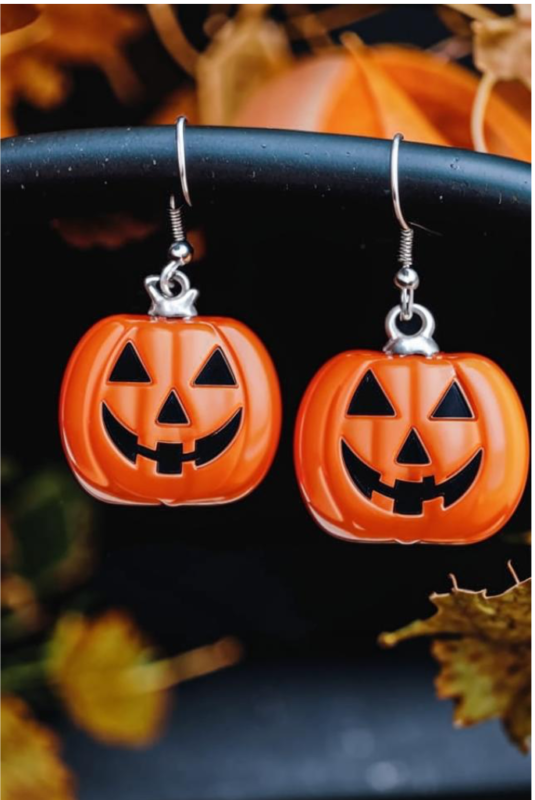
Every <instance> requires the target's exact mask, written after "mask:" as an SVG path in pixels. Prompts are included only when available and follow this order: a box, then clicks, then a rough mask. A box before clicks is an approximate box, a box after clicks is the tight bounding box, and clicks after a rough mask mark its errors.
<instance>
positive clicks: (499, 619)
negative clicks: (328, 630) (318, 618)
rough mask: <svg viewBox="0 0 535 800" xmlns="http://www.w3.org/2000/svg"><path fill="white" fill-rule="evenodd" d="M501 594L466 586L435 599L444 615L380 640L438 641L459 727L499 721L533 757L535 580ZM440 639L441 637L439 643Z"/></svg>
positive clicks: (446, 692)
mask: <svg viewBox="0 0 535 800" xmlns="http://www.w3.org/2000/svg"><path fill="white" fill-rule="evenodd" d="M510 569H511V572H512V574H513V577H514V578H515V584H514V585H513V586H512V587H511V588H510V589H508V590H507V591H506V592H504V593H503V594H500V595H493V596H490V597H489V596H488V595H487V593H486V591H485V590H483V591H479V592H473V591H469V590H467V589H459V587H458V586H457V583H456V581H455V579H454V578H453V577H452V581H453V589H452V591H451V593H450V594H433V595H431V598H430V600H431V602H432V603H433V604H434V605H435V606H436V608H437V609H438V610H437V613H436V614H435V615H434V616H433V617H431V618H430V619H427V620H423V621H422V620H416V621H415V622H412V623H410V624H409V625H407V626H405V627H404V628H401V629H400V630H398V631H395V632H394V633H383V634H381V636H380V638H379V642H380V643H381V644H382V645H384V646H385V647H393V646H394V645H396V644H398V643H399V642H402V641H404V640H405V639H412V638H414V637H416V636H432V637H433V644H432V648H431V652H432V653H433V655H434V656H435V658H436V659H437V661H438V662H439V663H440V665H441V672H440V674H439V676H438V678H437V680H436V688H437V694H438V696H439V697H440V698H450V699H453V700H454V701H455V704H456V706H455V712H454V721H455V724H456V725H458V726H465V725H474V724H475V723H477V722H483V721H485V720H489V719H493V718H499V719H501V720H502V722H503V724H504V727H505V730H506V731H507V733H508V735H509V737H510V738H511V740H512V741H513V742H514V743H515V744H516V745H517V746H518V747H519V748H520V750H522V751H523V752H527V750H528V748H529V742H530V737H531V578H529V579H528V580H525V581H519V580H518V578H517V577H516V575H515V573H514V572H513V570H512V568H511V567H510ZM438 637H440V638H438Z"/></svg>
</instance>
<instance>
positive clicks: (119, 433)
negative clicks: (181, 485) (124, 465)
mask: <svg viewBox="0 0 535 800" xmlns="http://www.w3.org/2000/svg"><path fill="white" fill-rule="evenodd" d="M242 415H243V409H241V408H239V409H238V410H237V411H236V413H235V414H233V416H232V417H231V418H230V419H229V420H227V422H225V424H224V425H222V426H221V427H220V428H218V430H216V431H214V432H213V433H209V434H208V435H207V436H203V437H202V438H200V439H196V440H195V449H194V450H193V452H191V453H184V445H183V444H182V442H176V443H174V442H158V444H157V445H156V449H155V450H151V449H150V447H143V445H141V444H138V437H137V436H136V434H135V433H132V431H129V430H128V428H125V426H124V425H123V424H122V422H119V420H118V419H117V418H116V417H115V416H114V415H113V414H112V412H111V411H110V409H109V408H108V406H107V405H106V403H102V420H103V422H104V427H105V429H106V432H107V434H108V436H109V437H110V439H111V440H112V442H113V444H114V445H115V447H116V448H117V450H118V451H119V452H120V453H121V454H122V455H123V456H124V457H125V458H127V459H128V461H131V462H132V464H135V463H136V460H137V457H138V456H144V457H145V458H150V459H151V461H156V464H157V466H156V471H157V472H159V473H160V474H162V475H181V474H182V464H183V463H184V461H194V462H195V466H196V467H202V466H204V464H208V463H209V462H210V461H213V460H214V459H215V458H217V457H218V456H219V455H221V453H222V452H223V451H224V450H226V448H227V447H228V446H229V444H230V443H231V442H232V440H233V439H234V437H235V436H236V434H237V433H238V430H239V427H240V423H241V418H242Z"/></svg>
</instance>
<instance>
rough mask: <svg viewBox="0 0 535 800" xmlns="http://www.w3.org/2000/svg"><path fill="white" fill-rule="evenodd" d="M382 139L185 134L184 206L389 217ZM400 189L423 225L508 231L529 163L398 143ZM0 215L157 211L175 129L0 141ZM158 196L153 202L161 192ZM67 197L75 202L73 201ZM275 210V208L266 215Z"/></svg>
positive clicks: (525, 206)
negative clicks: (0, 208)
mask: <svg viewBox="0 0 535 800" xmlns="http://www.w3.org/2000/svg"><path fill="white" fill-rule="evenodd" d="M390 147H391V145H390V142H388V141H385V140H379V139H364V138H358V137H349V136H335V135H327V134H312V133H301V132H289V131H276V130H262V129H244V128H209V127H202V128H201V127H197V128H196V127H191V128H188V129H187V131H186V152H187V169H188V177H189V184H190V193H191V196H192V201H193V203H194V205H195V206H196V207H197V206H202V205H203V204H216V205H221V207H222V208H226V209H227V211H228V206H226V204H227V203H228V200H229V197H230V195H237V196H240V197H241V196H242V195H245V196H246V198H247V201H248V202H249V197H251V201H252V202H254V196H255V195H256V196H258V195H261V196H262V197H263V198H264V199H265V197H266V194H267V195H272V196H273V198H276V197H279V198H287V199H290V200H291V201H293V200H306V201H307V204H308V203H309V202H312V203H314V201H317V203H318V205H319V206H320V207H321V206H323V207H325V208H334V209H340V210H345V209H346V207H349V208H351V209H353V208H355V209H356V210H358V212H359V213H360V214H362V217H363V218H366V217H368V218H370V217H371V216H373V215H376V214H380V213H385V214H387V215H388V217H385V219H390V216H391V214H392V209H391V204H390V191H389V186H390V179H389V158H390ZM399 163H400V189H401V196H402V202H403V207H404V210H405V213H406V216H408V218H409V219H414V220H417V221H418V223H419V224H421V225H431V226H432V225H433V224H435V223H436V221H437V220H440V221H441V222H442V229H443V228H444V225H445V224H447V225H449V224H450V223H451V224H453V225H454V226H455V225H462V226H466V225H469V226H475V227H479V228H481V227H485V228H486V227H488V226H489V225H493V224H494V223H495V222H496V221H497V220H498V221H499V224H500V225H503V226H504V227H505V226H507V224H509V223H510V222H512V221H518V220H526V221H527V219H528V217H529V213H530V167H529V165H528V164H526V163H524V162H520V161H514V160H511V159H505V158H499V157H495V156H487V155H482V154H479V153H474V152H471V151H468V150H458V149H452V148H443V147H431V146H428V145H420V144H412V143H408V142H403V143H402V145H401V148H400V162H399ZM2 182H3V191H4V199H5V200H6V201H7V202H6V203H5V204H4V215H6V218H7V219H10V218H11V219H12V214H19V213H21V212H23V211H24V212H31V213H35V214H38V215H42V216H54V215H56V214H58V213H62V214H64V213H71V214H72V213H75V214H77V213H80V211H81V210H84V208H86V207H91V208H92V209H93V210H95V209H96V210H98V209H99V208H109V207H116V208H121V207H125V206H131V205H139V206H146V205H148V206H150V205H151V204H153V203H154V202H157V203H160V202H161V200H162V197H163V196H165V194H166V193H168V192H169V191H171V190H172V191H175V192H179V182H178V177H177V164H176V148H175V131H174V126H159V127H139V128H109V129H92V130H79V131H62V132H59V133H45V134H38V135H33V136H20V137H14V138H11V139H6V140H4V141H3V142H2ZM162 193H163V194H162ZM73 201H75V204H73ZM276 213H277V209H276V208H274V216H275V218H276Z"/></svg>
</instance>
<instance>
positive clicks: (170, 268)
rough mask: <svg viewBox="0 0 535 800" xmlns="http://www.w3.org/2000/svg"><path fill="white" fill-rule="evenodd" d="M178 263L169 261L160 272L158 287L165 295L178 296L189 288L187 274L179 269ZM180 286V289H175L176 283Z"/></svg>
mask: <svg viewBox="0 0 535 800" xmlns="http://www.w3.org/2000/svg"><path fill="white" fill-rule="evenodd" d="M179 267H180V265H179V264H178V263H177V262H176V261H170V262H169V264H167V265H166V266H165V267H164V268H163V269H162V272H161V274H160V289H161V290H162V294H164V295H165V296H166V297H179V296H180V295H181V294H184V292H187V291H188V290H189V289H190V288H191V283H190V281H189V278H188V276H187V275H185V274H184V273H183V272H181V271H180V269H179ZM177 284H178V285H179V286H180V291H179V292H177V291H176V285H177Z"/></svg>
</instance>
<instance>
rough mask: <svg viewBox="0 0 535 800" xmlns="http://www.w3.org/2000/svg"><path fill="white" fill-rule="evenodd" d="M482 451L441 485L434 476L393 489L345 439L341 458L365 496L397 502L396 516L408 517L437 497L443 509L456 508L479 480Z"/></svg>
mask: <svg viewBox="0 0 535 800" xmlns="http://www.w3.org/2000/svg"><path fill="white" fill-rule="evenodd" d="M482 457H483V450H481V449H480V450H478V451H477V453H475V455H473V456H472V458H471V459H470V461H469V462H468V463H467V464H466V465H465V466H464V467H463V468H462V469H461V470H459V472H456V473H455V475H452V476H451V478H448V479H447V480H445V481H443V482H442V483H438V484H437V483H435V477H434V475H431V476H430V477H428V478H422V480H421V481H400V480H397V481H396V482H395V483H394V486H389V485H388V484H387V483H383V481H382V480H381V474H380V473H379V472H376V471H375V470H374V469H372V468H371V467H369V466H368V465H367V464H365V463H364V461H362V460H361V459H360V458H359V457H358V456H357V455H356V454H355V453H354V452H353V450H352V449H351V448H350V447H349V445H348V444H346V442H344V440H343V439H342V458H343V461H344V464H345V466H346V469H347V471H348V473H349V475H350V477H351V480H352V481H353V483H354V484H355V486H356V487H357V489H359V490H360V491H361V492H362V494H363V495H365V496H366V497H367V498H371V496H372V494H373V492H379V494H382V495H384V496H385V497H390V498H392V500H393V501H394V514H405V515H407V516H410V515H417V514H421V513H422V508H423V503H424V502H425V501H426V500H434V499H435V498H437V497H442V498H443V499H444V508H448V506H451V505H453V503H455V502H456V501H457V500H459V499H460V498H461V497H462V496H463V495H464V494H466V492H467V491H468V489H469V488H470V487H471V485H472V484H473V482H474V481H475V479H476V476H477V473H478V472H479V467H480V465H481V459H482Z"/></svg>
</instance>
